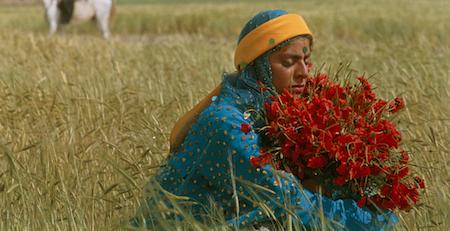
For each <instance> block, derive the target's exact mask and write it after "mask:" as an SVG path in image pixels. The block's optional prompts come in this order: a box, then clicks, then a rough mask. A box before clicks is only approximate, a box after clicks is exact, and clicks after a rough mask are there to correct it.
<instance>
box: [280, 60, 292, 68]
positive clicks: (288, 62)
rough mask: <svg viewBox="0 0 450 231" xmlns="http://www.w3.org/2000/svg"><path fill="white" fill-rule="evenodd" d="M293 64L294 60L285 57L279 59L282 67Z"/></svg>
mask: <svg viewBox="0 0 450 231" xmlns="http://www.w3.org/2000/svg"><path fill="white" fill-rule="evenodd" d="M293 64H294V61H293V60H292V59H285V60H282V61H281V65H283V66H284V67H290V66H292V65H293Z"/></svg>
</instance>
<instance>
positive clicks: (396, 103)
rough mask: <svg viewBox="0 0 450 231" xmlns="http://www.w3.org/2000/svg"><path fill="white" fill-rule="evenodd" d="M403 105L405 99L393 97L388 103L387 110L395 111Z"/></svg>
mask: <svg viewBox="0 0 450 231" xmlns="http://www.w3.org/2000/svg"><path fill="white" fill-rule="evenodd" d="M404 107H405V101H404V100H403V98H402V97H395V99H394V100H393V101H391V102H390V103H389V112H391V113H396V112H398V111H400V109H402V108H404Z"/></svg>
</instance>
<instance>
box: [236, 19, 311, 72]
mask: <svg viewBox="0 0 450 231" xmlns="http://www.w3.org/2000/svg"><path fill="white" fill-rule="evenodd" d="M297 35H311V36H312V33H311V32H310V31H309V28H308V26H307V25H306V23H305V20H303V18H302V16H300V15H298V14H285V15H282V16H279V17H277V18H274V19H272V20H269V21H267V22H265V23H263V24H262V25H260V26H258V27H257V28H255V29H254V30H252V31H250V32H249V33H248V34H247V35H245V36H244V38H243V39H242V40H241V41H240V42H239V44H238V47H237V48H236V52H235V53H234V65H235V67H236V69H238V70H241V69H242V68H243V66H245V65H247V64H249V63H250V62H252V61H253V60H255V59H256V58H257V57H258V56H260V55H262V54H263V53H264V52H266V51H268V50H270V49H272V48H274V47H275V46H276V45H278V44H280V43H282V42H283V41H285V40H287V39H290V38H293V37H295V36H297Z"/></svg>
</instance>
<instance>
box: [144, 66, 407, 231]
mask: <svg viewBox="0 0 450 231" xmlns="http://www.w3.org/2000/svg"><path fill="white" fill-rule="evenodd" d="M246 75H252V71H251V70H249V71H246V72H243V73H242V74H238V75H228V76H226V77H225V78H224V81H223V82H222V90H221V93H220V95H218V96H215V97H213V98H212V99H211V103H210V105H209V106H208V107H207V108H206V109H205V110H203V111H202V112H201V113H200V115H199V117H198V119H197V122H196V123H194V124H193V126H192V127H191V129H190V131H189V133H188V135H187V136H186V138H185V140H184V143H183V144H182V145H181V146H180V147H178V149H177V150H176V151H174V152H173V153H171V155H170V157H169V158H168V162H167V164H166V166H165V167H164V168H162V169H161V170H160V172H159V173H158V174H157V175H156V177H155V180H156V181H157V182H158V183H159V184H160V185H161V187H162V188H163V190H164V191H167V192H170V193H171V194H174V195H177V196H183V197H186V198H189V200H190V201H191V202H192V203H191V205H190V206H189V210H190V213H191V214H192V215H193V216H194V217H195V218H197V219H198V220H205V216H207V208H206V206H207V205H206V204H207V202H209V201H212V202H214V203H215V204H216V205H217V206H218V207H220V208H222V211H223V214H224V218H225V220H226V222H227V223H228V224H229V225H232V226H235V227H237V226H241V227H242V226H247V225H254V224H258V223H267V222H271V221H273V220H277V219H280V220H282V219H285V218H286V217H287V216H292V217H293V218H294V219H293V220H294V222H299V223H300V226H301V227H309V228H314V227H316V228H320V227H321V226H322V225H323V223H322V222H321V221H322V220H323V218H325V219H326V220H327V221H328V222H326V223H327V226H328V227H331V228H332V229H333V230H389V229H390V228H392V226H393V225H394V224H395V223H397V222H398V220H397V217H396V216H395V215H394V214H393V213H390V212H384V213H380V212H373V211H371V210H368V209H366V208H359V207H358V206H357V204H356V202H355V201H354V200H350V199H338V200H332V199H330V198H328V197H325V196H322V195H319V194H315V193H313V192H311V191H308V190H307V189H305V188H302V186H301V184H300V182H299V181H298V180H297V179H296V178H295V177H294V176H293V175H292V174H290V173H287V172H284V171H280V170H275V169H274V168H273V167H272V166H270V165H266V166H264V167H262V168H260V169H258V168H255V167H254V166H252V164H251V162H250V158H251V157H252V156H258V155H259V151H260V148H261V145H262V139H261V135H260V134H258V133H257V132H256V131H255V128H257V127H260V126H263V123H262V122H261V119H258V116H257V114H258V113H256V112H257V111H258V110H261V106H262V103H263V99H264V98H266V97H267V96H264V95H262V94H263V93H261V92H260V91H259V90H258V88H257V87H256V86H257V84H256V79H255V78H248V76H246ZM249 109H253V110H250V111H249ZM241 124H250V125H251V126H252V129H251V130H250V131H249V132H248V133H247V134H245V133H244V132H243V131H241ZM148 187H152V185H149V186H148ZM147 203H149V204H152V203H155V202H152V199H151V198H149V199H148V200H147ZM261 203H262V204H263V205H262V204H261ZM150 206H151V205H150ZM321 217H323V218H321ZM147 219H150V218H147ZM153 222H154V221H153ZM146 223H147V225H148V224H149V223H151V222H148V221H147V222H146Z"/></svg>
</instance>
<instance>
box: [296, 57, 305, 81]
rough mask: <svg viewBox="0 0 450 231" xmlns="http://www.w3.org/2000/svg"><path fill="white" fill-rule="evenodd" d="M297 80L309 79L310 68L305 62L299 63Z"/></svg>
mask: <svg viewBox="0 0 450 231" xmlns="http://www.w3.org/2000/svg"><path fill="white" fill-rule="evenodd" d="M294 74H295V76H294V78H295V79H299V80H301V79H304V78H306V77H308V66H307V65H306V64H305V62H304V61H300V62H298V63H297V66H296V69H295V73H294Z"/></svg>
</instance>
